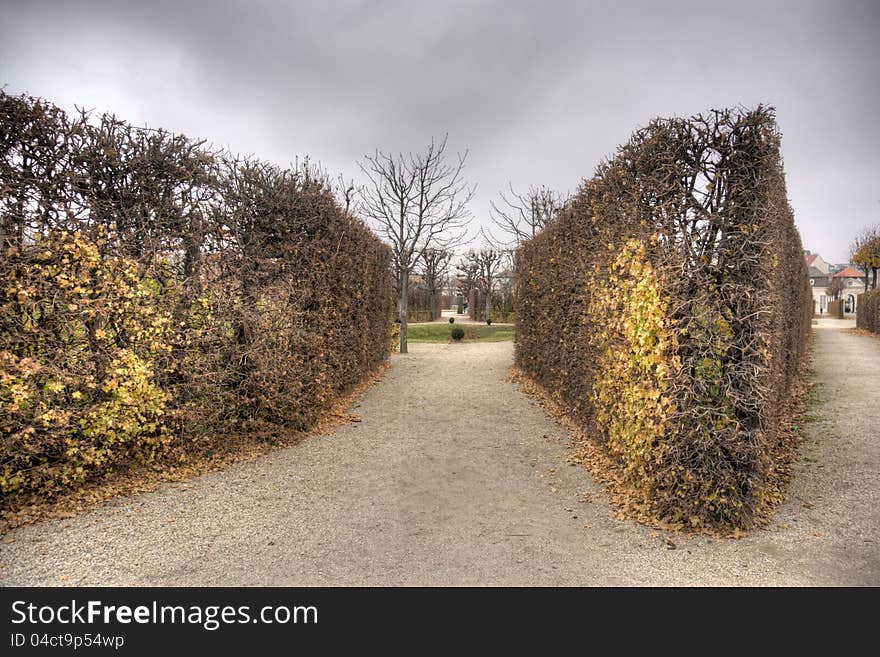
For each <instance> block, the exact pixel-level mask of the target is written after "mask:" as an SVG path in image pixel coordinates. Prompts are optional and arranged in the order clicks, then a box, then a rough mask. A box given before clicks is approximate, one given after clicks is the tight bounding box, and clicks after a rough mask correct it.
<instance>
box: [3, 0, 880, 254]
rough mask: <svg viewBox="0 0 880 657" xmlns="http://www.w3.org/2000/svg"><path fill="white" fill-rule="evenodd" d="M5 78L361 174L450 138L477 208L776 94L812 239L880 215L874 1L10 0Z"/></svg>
mask: <svg viewBox="0 0 880 657" xmlns="http://www.w3.org/2000/svg"><path fill="white" fill-rule="evenodd" d="M2 14H3V21H2V22H0V63H2V67H0V83H6V84H7V85H8V90H9V91H11V92H13V93H18V92H25V91H26V92H29V93H33V94H35V95H40V96H43V97H46V98H47V99H50V100H52V101H54V102H56V103H58V104H59V105H62V106H64V107H67V108H72V107H73V105H74V104H79V105H85V106H87V107H93V108H96V109H99V110H111V111H114V112H116V113H117V114H118V115H120V116H122V117H124V118H126V119H128V120H130V121H132V122H134V123H138V124H148V125H151V126H163V127H166V128H169V129H172V130H175V131H181V132H185V133H187V134H189V135H191V136H197V137H204V138H207V139H209V140H210V141H212V142H214V143H215V144H218V145H224V146H229V147H230V148H232V149H233V150H236V151H240V152H244V153H252V154H255V155H258V156H260V157H262V158H264V159H268V160H272V161H276V162H279V163H281V164H284V163H287V162H290V161H292V160H293V159H294V158H296V157H297V156H302V155H310V156H311V157H312V158H314V159H317V160H319V161H321V162H322V163H323V164H324V165H325V166H326V167H327V168H328V169H329V170H330V171H331V172H336V171H339V172H343V173H345V174H346V175H348V176H355V175H356V172H357V169H356V166H355V161H356V160H357V159H358V158H360V157H361V156H362V155H363V154H364V153H367V152H372V151H373V150H374V149H376V148H382V149H386V150H389V149H390V150H419V149H421V148H422V147H423V146H424V145H425V144H426V143H427V142H428V141H429V140H430V138H431V136H440V135H442V134H444V133H446V132H448V133H449V135H450V147H451V148H453V149H457V150H463V149H465V148H467V149H469V150H470V154H471V155H470V157H471V160H470V167H469V174H470V177H471V179H472V180H473V181H475V182H477V183H478V184H479V192H478V196H477V198H476V199H475V202H474V205H473V208H472V209H473V211H474V214H475V216H476V218H477V219H478V220H479V221H485V220H486V215H487V211H488V202H489V199H490V198H492V197H493V196H494V195H495V194H496V193H497V191H498V190H499V189H503V188H505V187H506V185H507V182H508V181H511V182H512V183H513V184H514V185H515V186H519V187H526V186H528V185H529V184H533V183H536V184H547V185H550V186H552V187H555V188H558V189H574V188H575V187H576V186H577V184H578V182H579V180H580V179H582V178H584V177H589V176H590V175H591V174H592V171H593V169H594V167H595V165H596V164H597V163H598V162H599V160H600V159H601V158H603V157H605V156H607V155H610V154H611V153H612V152H613V150H614V148H615V147H616V146H617V145H618V144H620V143H622V142H624V141H626V140H627V139H628V136H629V134H630V133H631V132H632V130H633V129H634V128H636V127H637V126H639V125H643V124H645V123H647V121H648V120H650V119H651V118H652V117H654V116H667V115H688V114H693V113H696V112H699V111H703V110H706V109H709V108H712V107H720V106H726V105H736V104H743V105H746V106H752V105H755V104H757V103H759V102H764V103H769V104H772V105H775V106H776V108H777V110H778V118H779V123H780V127H781V129H782V131H783V154H784V156H785V159H786V170H787V176H788V186H789V196H790V198H791V202H792V205H793V207H794V209H795V215H796V217H797V222H798V226H799V227H800V229H801V233H802V235H803V238H804V244H805V246H806V247H807V248H811V249H813V250H817V251H820V252H821V253H823V255H824V256H825V257H826V258H827V259H830V260H834V261H841V260H843V259H845V257H846V247H847V244H848V242H849V240H850V237H851V235H852V233H853V232H854V231H856V230H858V229H859V228H860V227H861V226H864V225H868V224H874V223H878V222H880V189H878V188H880V185H878V183H877V179H878V173H880V148H878V147H880V139H878V134H880V130H878V125H877V120H876V111H877V107H878V106H880V90H878V85H877V83H876V71H875V69H876V65H877V62H878V61H880V6H878V4H877V3H876V2H864V3H859V2H831V1H829V2H777V3H765V2H736V3H715V4H714V5H711V6H710V5H706V3H697V2H638V3H637V2H630V3H621V2H552V1H550V2H511V1H508V2H504V1H494V2H462V1H457V2H442V3H438V2H432V3H428V2H424V3H417V2H405V1H399V2H398V1H392V0H386V1H374V2H368V1H356V0H347V1H341V2H326V3H295V2H241V3H233V2H180V1H178V2H172V1H168V0H161V1H158V2H156V1H154V2H150V3H144V2H130V3H126V2H111V1H109V0H108V1H103V2H101V1H94V2H40V1H34V0H31V1H27V2H25V1H12V2H10V1H9V0H3V3H2Z"/></svg>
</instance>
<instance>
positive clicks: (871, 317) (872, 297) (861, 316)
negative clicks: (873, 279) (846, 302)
mask: <svg viewBox="0 0 880 657" xmlns="http://www.w3.org/2000/svg"><path fill="white" fill-rule="evenodd" d="M856 326H857V327H858V328H860V329H864V330H865V331H871V332H872V333H880V289H878V290H868V291H867V292H863V293H862V294H860V295H859V302H858V304H857V307H856Z"/></svg>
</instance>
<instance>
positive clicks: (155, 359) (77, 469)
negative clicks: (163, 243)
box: [0, 233, 173, 493]
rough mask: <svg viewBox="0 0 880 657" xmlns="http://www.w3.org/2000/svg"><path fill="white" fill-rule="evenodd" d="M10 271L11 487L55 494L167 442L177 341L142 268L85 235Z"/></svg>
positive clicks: (0, 316) (45, 246) (6, 449)
mask: <svg viewBox="0 0 880 657" xmlns="http://www.w3.org/2000/svg"><path fill="white" fill-rule="evenodd" d="M28 255H29V257H26V258H22V259H21V260H20V261H18V262H17V263H15V265H14V266H7V267H4V268H3V269H2V270H0V276H2V278H0V323H2V326H3V328H4V330H3V333H2V335H0V417H2V418H3V422H2V423H0V435H2V439H3V443H2V457H3V462H4V469H3V471H0V492H2V493H11V492H16V491H23V490H37V489H43V490H51V489H53V488H57V487H60V486H65V485H69V484H70V483H72V482H76V481H83V480H85V479H87V478H88V477H90V476H92V475H94V474H97V473H99V472H100V471H101V470H102V469H105V468H106V467H108V466H110V465H112V464H113V463H115V462H119V461H121V460H122V459H123V458H126V459H131V458H134V459H145V460H150V459H152V458H154V457H155V456H156V455H157V454H158V453H159V452H160V451H161V450H162V449H163V448H164V447H165V445H166V442H167V438H166V430H165V425H164V421H163V420H164V416H165V409H166V403H167V402H168V396H167V394H166V393H164V392H163V391H162V390H161V388H160V386H159V383H158V382H157V380H156V375H157V372H158V371H159V370H160V369H161V364H160V363H161V361H162V360H163V358H164V356H166V355H167V354H168V353H169V351H170V349H171V343H172V339H173V333H172V331H171V318H170V315H169V313H168V311H167V310H166V309H164V308H163V304H162V299H161V298H160V297H161V293H160V291H159V288H158V286H156V285H154V284H153V283H152V282H151V281H150V280H149V279H148V278H147V277H146V276H144V275H142V273H141V272H139V271H138V267H137V264H136V263H135V262H133V261H131V260H127V259H125V258H121V257H104V256H102V255H101V253H100V250H99V247H98V245H97V244H96V243H95V242H94V241H91V240H89V239H87V238H85V237H83V236H82V235H80V234H76V233H75V234H65V233H61V234H55V235H51V236H48V237H45V238H43V239H41V240H39V241H38V243H37V244H36V245H35V246H34V247H33V251H32V253H31V254H28Z"/></svg>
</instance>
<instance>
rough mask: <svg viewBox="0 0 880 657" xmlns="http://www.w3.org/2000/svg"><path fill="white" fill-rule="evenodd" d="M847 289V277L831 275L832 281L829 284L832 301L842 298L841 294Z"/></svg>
mask: <svg viewBox="0 0 880 657" xmlns="http://www.w3.org/2000/svg"><path fill="white" fill-rule="evenodd" d="M845 289H846V279H845V278H843V277H842V276H838V277H836V278H835V277H833V276H832V277H831V282H830V283H829V285H828V295H829V296H830V297H831V300H832V301H837V300H838V299H840V295H841V294H843V292H844V290H845Z"/></svg>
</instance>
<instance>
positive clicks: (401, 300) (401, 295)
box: [397, 271, 409, 354]
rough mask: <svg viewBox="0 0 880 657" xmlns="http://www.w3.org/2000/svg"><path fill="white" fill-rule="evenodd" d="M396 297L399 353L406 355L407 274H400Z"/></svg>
mask: <svg viewBox="0 0 880 657" xmlns="http://www.w3.org/2000/svg"><path fill="white" fill-rule="evenodd" d="M398 290H399V292H398V297H397V317H398V318H399V319H400V353H402V354H405V353H408V350H407V348H406V315H407V311H408V310H409V272H408V271H403V272H401V274H400V284H399V285H398Z"/></svg>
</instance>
